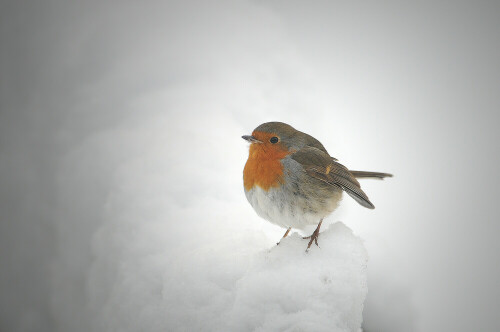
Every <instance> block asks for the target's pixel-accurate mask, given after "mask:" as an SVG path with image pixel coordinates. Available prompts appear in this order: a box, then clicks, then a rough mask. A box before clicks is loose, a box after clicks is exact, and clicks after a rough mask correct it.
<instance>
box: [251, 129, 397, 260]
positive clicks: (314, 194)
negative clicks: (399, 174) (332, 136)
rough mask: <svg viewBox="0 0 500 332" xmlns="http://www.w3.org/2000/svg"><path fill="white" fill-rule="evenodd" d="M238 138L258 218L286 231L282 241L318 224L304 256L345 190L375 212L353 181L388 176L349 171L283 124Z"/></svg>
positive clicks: (313, 141)
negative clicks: (295, 231)
mask: <svg viewBox="0 0 500 332" xmlns="http://www.w3.org/2000/svg"><path fill="white" fill-rule="evenodd" d="M242 138H243V139H245V140H247V141H248V142H250V149H249V150H250V151H249V155H248V160H247V162H246V164H245V168H244V170H243V184H244V188H245V194H246V197H247V199H248V201H249V202H250V204H251V205H252V207H253V208H254V209H255V211H256V212H257V214H258V215H259V216H261V217H262V218H264V219H266V220H268V221H270V222H271V223H273V224H276V225H278V226H281V227H284V228H286V229H287V230H286V232H285V235H283V237H282V239H283V238H285V237H286V236H287V235H288V233H289V232H290V230H291V229H292V228H297V229H303V228H304V227H305V226H307V225H311V224H314V225H315V224H318V226H317V227H316V230H315V231H314V232H313V233H312V234H311V235H310V236H308V237H304V239H310V241H309V243H308V245H307V249H306V251H308V250H309V248H310V247H311V244H312V243H313V242H314V243H315V244H316V245H318V236H319V230H320V227H321V223H322V222H323V219H324V218H325V217H326V216H328V215H329V214H330V213H332V212H333V211H334V210H335V209H336V208H337V206H338V203H339V201H340V199H341V198H342V193H343V192H344V191H345V192H346V193H347V194H349V196H351V197H352V198H354V199H355V200H356V202H358V203H359V204H361V205H362V206H364V207H366V208H369V209H374V208H375V206H374V205H373V204H372V203H371V202H370V200H369V199H368V196H366V194H365V193H364V192H363V190H361V187H360V185H359V182H358V181H357V180H356V178H378V179H383V178H385V177H391V176H392V175H391V174H388V173H379V172H364V171H350V170H349V169H347V168H346V167H345V166H343V165H342V164H340V163H339V162H337V159H335V158H333V157H331V156H330V155H329V154H328V152H327V151H326V149H325V147H324V146H323V144H321V143H320V142H319V141H318V140H317V139H315V138H314V137H312V136H310V135H308V134H306V133H303V132H300V131H298V130H296V129H294V128H293V127H292V126H290V125H288V124H286V123H282V122H267V123H263V124H261V125H260V126H258V127H257V128H255V130H254V131H253V132H252V135H244V136H242ZM278 244H279V242H278Z"/></svg>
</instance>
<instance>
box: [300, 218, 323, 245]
mask: <svg viewBox="0 0 500 332" xmlns="http://www.w3.org/2000/svg"><path fill="white" fill-rule="evenodd" d="M322 222H323V219H321V220H320V222H319V224H318V227H316V229H315V230H314V232H313V233H312V234H311V235H309V236H306V237H303V239H310V240H309V243H308V244H307V249H306V252H307V251H309V248H311V245H312V244H313V242H314V243H315V244H316V245H317V246H318V247H319V245H318V237H319V229H320V227H321V223H322Z"/></svg>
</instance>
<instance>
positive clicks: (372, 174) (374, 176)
mask: <svg viewBox="0 0 500 332" xmlns="http://www.w3.org/2000/svg"><path fill="white" fill-rule="evenodd" d="M349 172H351V174H352V175H353V176H354V177H355V178H358V179H359V178H372V179H381V180H382V179H383V178H387V177H392V174H389V173H380V172H365V171H349Z"/></svg>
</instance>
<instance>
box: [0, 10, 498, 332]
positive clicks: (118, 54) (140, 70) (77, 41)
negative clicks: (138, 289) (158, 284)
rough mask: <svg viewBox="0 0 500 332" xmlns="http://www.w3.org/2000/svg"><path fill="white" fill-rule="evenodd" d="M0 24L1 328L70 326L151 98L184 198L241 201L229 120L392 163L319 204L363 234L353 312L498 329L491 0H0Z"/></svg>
mask: <svg viewBox="0 0 500 332" xmlns="http://www.w3.org/2000/svg"><path fill="white" fill-rule="evenodd" d="M0 32H1V35H0V84H1V85H0V107H1V114H0V181H1V182H0V204H1V205H0V209H1V210H0V211H1V224H0V227H1V228H0V294H1V295H0V330H2V331H4V330H5V331H25V330H26V331H29V330H37V331H52V330H59V331H67V330H81V331H84V330H87V328H88V324H89V321H91V320H92V310H91V309H89V303H88V302H87V300H86V297H85V292H87V291H88V288H86V285H87V286H88V282H89V281H88V280H87V277H88V276H87V274H88V269H89V267H90V266H91V264H92V260H93V254H92V241H93V237H94V236H95V234H96V231H97V230H98V229H99V227H100V226H101V224H102V223H103V217H102V215H103V213H104V212H103V211H105V209H106V204H105V203H104V202H106V197H107V196H108V194H109V193H110V192H112V191H113V188H114V187H116V186H117V184H116V183H115V182H113V181H114V180H111V179H113V175H114V174H116V172H117V170H119V169H120V167H121V165H123V164H124V162H125V161H126V160H127V158H128V156H130V155H137V153H138V152H137V151H143V150H146V151H147V150H148V145H147V144H145V145H141V144H139V143H137V146H136V145H134V144H135V143H136V142H140V143H143V142H144V141H143V137H145V136H147V135H148V132H149V129H148V126H152V123H154V119H155V118H156V117H163V118H164V117H167V118H168V123H169V125H168V126H167V127H165V135H166V136H165V137H166V138H167V139H166V140H165V141H164V142H163V146H164V147H165V151H164V152H165V153H169V154H171V155H172V160H173V161H175V163H172V164H170V165H167V166H166V168H165V169H166V170H167V171H166V173H168V174H166V176H167V177H169V179H172V181H171V182H169V186H170V187H171V189H170V190H171V194H172V196H171V199H172V201H173V200H179V201H182V204H185V206H187V207H188V208H192V209H196V202H197V200H199V199H200V197H211V196H216V197H218V198H219V199H221V200H222V201H224V199H226V197H229V196H231V195H232V192H233V190H235V192H238V193H239V192H241V195H240V196H236V197H235V198H234V199H238V200H240V201H241V202H242V204H246V202H245V198H244V195H243V192H242V190H241V170H242V167H243V165H244V162H245V158H246V145H245V144H244V142H240V140H241V139H240V138H239V137H240V136H241V135H243V134H249V133H250V132H251V131H252V130H253V128H254V127H256V126H257V125H259V124H260V123H262V122H265V121H269V120H280V121H284V122H287V123H290V124H291V125H293V126H295V127H296V128H298V129H300V130H302V131H305V132H308V133H310V134H312V135H313V136H315V137H316V138H318V139H319V140H320V141H322V142H323V144H324V145H325V146H326V147H327V149H328V150H329V152H330V153H331V154H332V155H333V156H335V157H337V158H339V159H340V160H341V161H342V162H343V163H345V164H346V165H347V166H349V167H350V168H352V169H364V170H380V171H387V172H392V173H394V174H395V177H394V178H393V179H390V180H387V181H384V182H377V181H371V182H369V181H367V182H365V183H363V188H365V191H366V192H367V193H368V195H369V196H370V198H371V200H372V201H373V202H374V204H375V205H376V206H377V209H376V210H374V211H368V210H365V209H362V208H360V207H358V206H356V203H354V202H351V201H349V200H347V199H346V200H345V201H344V204H343V205H342V207H341V208H340V209H339V211H338V212H337V214H336V215H334V216H332V217H331V218H330V219H331V221H335V220H342V221H343V222H345V223H346V224H347V225H348V226H349V227H351V228H352V229H353V230H354V232H355V233H356V234H358V235H360V236H361V237H362V238H364V239H365V243H366V247H367V249H368V252H369V253H370V257H371V260H370V265H369V288H370V293H369V295H368V299H367V303H366V307H365V328H366V330H367V331H404V330H406V331H472V330H475V331H487V330H490V331H491V330H497V329H498V328H499V326H500V322H499V319H498V310H499V308H500V304H499V302H498V298H499V297H500V294H499V287H498V280H500V272H499V268H498V251H499V245H498V243H497V236H498V234H499V230H500V227H499V224H498V216H499V214H498V203H497V199H498V197H499V189H498V188H499V185H500V183H499V182H500V181H499V176H498V173H497V171H498V166H499V153H498V152H499V151H500V147H499V145H500V144H499V138H500V137H499V136H500V135H499V133H498V130H499V125H498V123H499V115H498V114H499V107H500V100H499V92H500V60H499V59H500V54H499V43H500V3H499V2H495V1H491V2H483V1H478V2H461V1H453V2H452V1H450V2H443V1H437V2H435V1H433V2H419V3H410V2H383V3H380V2H337V1H335V2H328V1H324V2H323V1H312V2H309V1H308V2H305V1H304V2H301V1H237V2H229V1H228V2H224V1H221V2H213V3H208V2H180V1H179V2H172V1H170V2H160V1H144V2H141V3H138V2H137V3H135V2H106V3H101V2H92V1H74V2H67V1H43V2H41V1H38V2H31V1H3V2H2V3H1V5H0ZM144 118H147V119H153V120H152V121H150V122H146V124H144V123H143V122H141V121H142V119H144ZM140 126H142V127H141V129H140V130H136V129H137V128H138V127H140ZM146 142H147V140H146ZM186 160H189V163H188V164H189V165H193V164H195V165H200V167H203V168H204V169H205V171H206V172H208V174H210V175H211V176H213V177H217V179H218V180H219V181H218V182H217V183H215V182H210V181H208V180H207V181H206V180H203V179H204V178H205V177H206V174H201V173H198V172H196V168H193V169H191V168H189V169H188V170H185V169H184V168H182V167H180V166H179V165H182V164H183V163H184V162H186ZM169 167H171V168H169ZM144 176H147V175H144ZM204 181H205V182H204ZM228 188H231V189H228ZM138 195H139V194H138ZM131 200H132V199H131ZM252 213H253V211H251V209H250V208H247V209H245V210H242V211H241V214H242V215H245V216H246V218H254V219H255V222H256V223H257V222H261V221H260V220H259V219H258V218H257V217H256V216H255V215H254V214H252ZM166 222H169V223H171V228H172V230H174V229H175V227H176V225H175V223H174V222H173V220H168V221H166ZM262 227H263V229H264V230H265V231H266V232H268V233H269V234H270V236H276V235H277V234H280V232H281V230H279V229H275V228H272V227H271V226H266V225H264V224H263V226H262ZM266 227H269V228H266ZM278 236H279V235H278Z"/></svg>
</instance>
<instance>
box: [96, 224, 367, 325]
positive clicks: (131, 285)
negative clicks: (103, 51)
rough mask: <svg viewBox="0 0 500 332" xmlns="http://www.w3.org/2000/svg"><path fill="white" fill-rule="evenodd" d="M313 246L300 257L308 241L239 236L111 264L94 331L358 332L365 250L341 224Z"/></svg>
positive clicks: (294, 236)
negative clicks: (111, 278) (114, 271)
mask: <svg viewBox="0 0 500 332" xmlns="http://www.w3.org/2000/svg"><path fill="white" fill-rule="evenodd" d="M319 241H320V242H319V243H320V248H318V247H316V246H314V247H312V249H311V250H310V251H309V252H308V253H306V252H305V250H304V249H305V248H306V245H307V241H306V240H303V239H302V237H301V236H300V235H299V234H297V233H293V234H292V235H290V236H289V237H288V238H286V239H284V240H283V241H281V243H280V245H279V246H277V245H274V246H272V247H271V248H270V249H267V248H266V244H267V241H266V239H265V237H264V236H263V235H262V234H260V235H256V234H252V233H244V234H235V235H234V237H232V238H231V239H226V240H225V241H220V239H213V241H208V242H205V241H204V242H198V245H197V246H195V247H193V248H191V249H189V250H185V251H183V252H182V253H181V254H178V255H174V256H170V257H169V256H168V255H167V256H165V255H162V254H161V253H159V252H158V253H157V254H156V255H145V257H142V258H141V259H137V261H136V262H134V263H131V262H129V263H127V262H123V261H122V262H117V263H118V265H121V268H120V269H119V272H118V275H117V276H115V277H116V281H118V280H120V282H119V283H118V284H115V287H114V289H113V291H112V298H111V299H110V300H109V301H107V302H106V303H104V306H103V310H102V312H101V314H100V321H99V322H98V323H99V324H101V325H99V326H95V327H94V328H95V329H96V330H99V329H102V330H106V331H165V330H167V331H357V330H358V329H359V328H360V327H361V323H362V311H363V302H364V300H365V297H366V293H367V276H366V263H367V254H366V251H365V248H364V246H363V244H362V242H361V240H360V239H359V238H357V237H356V236H354V235H353V234H352V232H351V230H350V229H349V228H347V227H346V226H345V225H344V224H342V223H336V224H334V225H332V226H331V227H329V228H328V229H327V230H325V231H324V232H323V233H322V234H321V236H320V238H319ZM143 244H145V243H143ZM135 249H136V250H141V249H142V250H143V253H144V250H147V249H146V248H145V247H135ZM150 249H151V248H150ZM136 257H137V255H136ZM137 258H139V257H137ZM135 264H138V266H136V265H135ZM101 268H102V267H101ZM94 296H95V297H99V294H94Z"/></svg>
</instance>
